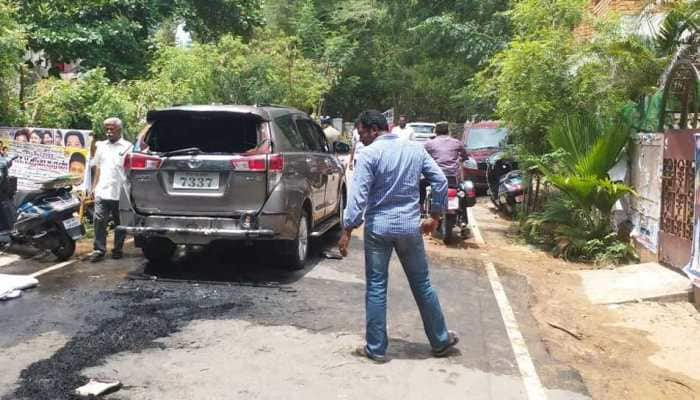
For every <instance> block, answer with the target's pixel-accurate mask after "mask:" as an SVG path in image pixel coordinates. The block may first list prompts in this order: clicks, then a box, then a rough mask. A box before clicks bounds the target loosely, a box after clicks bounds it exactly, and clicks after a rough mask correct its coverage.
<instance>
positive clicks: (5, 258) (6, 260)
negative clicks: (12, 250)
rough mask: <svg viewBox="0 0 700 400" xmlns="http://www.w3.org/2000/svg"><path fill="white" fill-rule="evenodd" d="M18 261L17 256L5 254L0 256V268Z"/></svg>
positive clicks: (18, 257)
mask: <svg viewBox="0 0 700 400" xmlns="http://www.w3.org/2000/svg"><path fill="white" fill-rule="evenodd" d="M19 259H20V256H17V255H14V254H6V253H3V254H0V267H4V266H6V265H10V264H12V263H13V262H15V261H17V260H19Z"/></svg>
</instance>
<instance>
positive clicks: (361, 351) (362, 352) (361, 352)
mask: <svg viewBox="0 0 700 400" xmlns="http://www.w3.org/2000/svg"><path fill="white" fill-rule="evenodd" d="M353 354H354V355H356V356H358V357H366V358H368V359H370V360H372V361H374V362H375V363H377V364H384V363H386V362H387V359H386V356H380V355H376V354H372V353H370V352H369V351H367V347H366V346H360V347H358V348H356V349H355V351H353Z"/></svg>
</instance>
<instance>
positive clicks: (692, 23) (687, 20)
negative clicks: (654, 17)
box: [655, 1, 700, 55]
mask: <svg viewBox="0 0 700 400" xmlns="http://www.w3.org/2000/svg"><path fill="white" fill-rule="evenodd" d="M699 28H700V3H699V2H697V1H678V2H674V3H673V4H672V5H671V6H670V8H669V10H668V13H667V14H666V17H665V18H664V20H663V22H662V23H661V26H660V27H659V31H658V34H657V35H656V38H655V42H656V47H657V49H658V50H659V52H660V53H662V54H664V55H671V54H674V53H675V52H676V51H678V50H679V49H681V48H683V47H685V46H689V45H697V44H698V41H699V40H700V36H699V35H698V34H699V33H700V29H699Z"/></svg>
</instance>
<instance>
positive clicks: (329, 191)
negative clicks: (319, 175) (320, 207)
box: [311, 122, 343, 215]
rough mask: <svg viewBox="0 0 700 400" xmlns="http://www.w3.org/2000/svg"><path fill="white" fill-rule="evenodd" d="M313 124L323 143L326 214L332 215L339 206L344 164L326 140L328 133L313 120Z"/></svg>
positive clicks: (321, 154) (321, 155)
mask: <svg viewBox="0 0 700 400" xmlns="http://www.w3.org/2000/svg"><path fill="white" fill-rule="evenodd" d="M311 124H312V128H313V130H314V132H315V134H316V137H317V138H318V141H319V143H320V144H321V151H320V153H319V156H320V157H322V160H323V165H324V168H325V174H326V179H327V181H326V196H325V201H324V203H325V210H326V215H332V214H333V213H334V212H335V211H336V208H337V207H338V200H339V197H338V196H339V194H340V182H341V179H342V176H343V165H342V164H341V163H340V160H338V157H336V155H335V153H334V152H333V149H332V148H331V146H330V144H329V143H328V141H327V140H326V135H324V134H323V130H322V129H321V127H320V126H318V125H317V124H315V123H313V122H311Z"/></svg>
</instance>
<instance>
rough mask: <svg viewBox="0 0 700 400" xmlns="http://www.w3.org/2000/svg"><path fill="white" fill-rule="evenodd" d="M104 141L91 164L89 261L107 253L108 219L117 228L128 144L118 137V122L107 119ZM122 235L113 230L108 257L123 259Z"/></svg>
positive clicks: (95, 260)
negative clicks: (92, 201) (92, 228)
mask: <svg viewBox="0 0 700 400" xmlns="http://www.w3.org/2000/svg"><path fill="white" fill-rule="evenodd" d="M103 126H104V130H105V135H106V136H107V140H102V141H100V142H97V146H96V149H95V156H94V158H93V159H92V165H93V166H94V167H95V176H94V177H93V182H92V187H93V188H94V194H95V217H94V222H95V243H94V249H95V250H94V251H93V252H92V254H90V261H92V262H97V261H101V260H103V259H104V257H105V254H106V253H107V224H108V223H109V220H110V217H111V219H112V220H114V223H115V224H116V225H119V223H120V222H119V194H120V192H121V190H122V185H123V184H124V171H123V169H122V168H123V161H124V157H125V156H126V154H127V153H128V152H129V151H130V150H131V148H132V145H131V143H129V142H128V141H126V140H124V139H123V138H122V127H123V124H122V121H121V120H120V119H119V118H107V119H106V120H105V121H104V123H103ZM124 238H125V233H123V232H118V231H115V233H114V248H113V249H112V258H113V259H115V260H116V259H120V258H122V256H123V251H122V248H123V247H124Z"/></svg>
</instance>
